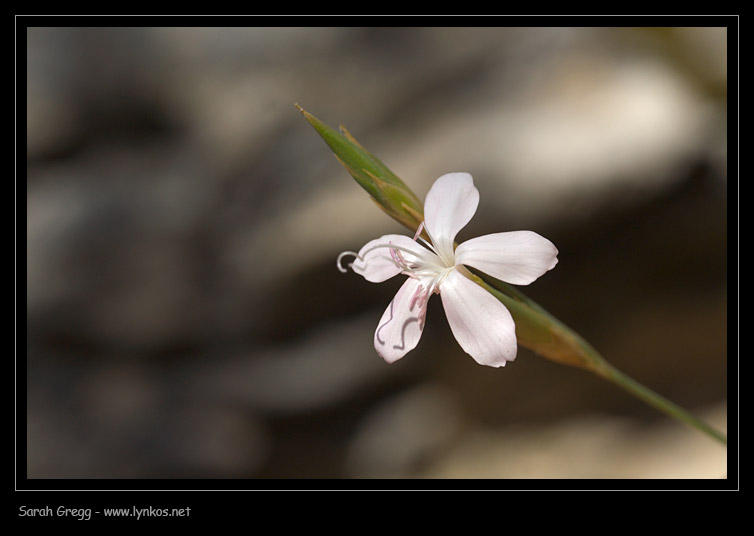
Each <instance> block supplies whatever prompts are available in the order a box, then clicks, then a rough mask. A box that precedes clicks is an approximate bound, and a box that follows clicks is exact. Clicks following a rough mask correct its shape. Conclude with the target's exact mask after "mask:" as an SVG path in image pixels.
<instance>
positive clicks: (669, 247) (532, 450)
mask: <svg viewBox="0 0 754 536" xmlns="http://www.w3.org/2000/svg"><path fill="white" fill-rule="evenodd" d="M493 20H494V19H493ZM726 40H727V34H726V31H725V29H724V28H723V29H721V28H683V29H680V28H679V29H658V28H653V29H632V28H611V29H606V28H586V29H584V28H581V29H573V28H220V29H214V28H193V29H182V28H131V29H130V28H106V29H105V28H78V29H75V28H31V29H28V33H27V45H28V56H27V68H28V73H27V83H28V93H27V98H28V108H27V120H28V130H27V144H28V153H27V156H28V177H27V179H28V180H27V198H26V208H27V236H26V239H27V258H26V261H27V273H26V276H27V289H26V290H27V298H26V299H27V320H28V331H27V344H28V351H27V362H28V363H27V366H28V377H27V378H28V383H27V388H28V394H27V403H28V408H27V410H28V414H27V441H28V450H27V457H28V465H27V468H26V471H27V476H28V477H29V478H45V477H46V478H79V477H87V478H156V477H198V478H205V477H207V478H213V477H233V478H281V477H336V478H338V477H343V478H351V477H401V478H405V477H452V478H454V477H465V478H696V477H701V478H724V477H725V476H726V474H727V471H728V469H727V461H726V449H725V448H724V447H721V446H720V445H718V444H717V443H715V442H713V441H712V440H710V439H708V438H707V437H705V436H703V435H701V434H700V433H698V432H696V431H694V430H691V429H689V428H686V427H685V426H683V425H681V424H678V423H677V422H675V421H671V420H670V419H668V418H667V417H665V416H664V415H661V414H660V413H658V412H657V411H655V410H653V409H651V408H649V407H648V406H646V405H645V404H644V403H642V402H640V401H639V400H637V399H635V398H633V397H632V396H630V395H628V394H626V393H624V392H623V391H621V390H620V389H619V388H617V387H615V386H613V385H610V384H607V383H605V382H604V381H602V380H600V379H598V378H596V377H595V376H592V375H591V374H590V373H588V372H584V371H581V370H578V369H572V368H568V367H565V366H562V365H558V364H555V363H553V362H550V361H547V360H545V359H543V358H541V357H539V356H537V355H535V354H533V353H532V352H530V351H528V350H526V349H523V348H521V349H520V350H519V354H518V357H517V359H516V361H515V362H513V363H510V364H508V366H506V367H505V368H501V369H492V368H486V367H482V366H479V365H477V364H476V363H475V362H474V361H473V360H472V359H471V358H470V357H469V356H467V355H466V354H464V352H463V351H462V350H461V349H460V347H459V346H458V345H457V344H456V343H455V340H454V339H453V337H452V334H451V333H450V329H449V327H448V325H447V322H446V320H445V316H444V313H443V310H442V306H441V303H440V300H439V298H438V297H434V298H433V299H432V300H431V302H430V308H429V313H428V318H427V325H426V328H425V331H424V335H423V338H422V341H421V342H420V343H419V346H418V347H417V348H416V349H415V350H414V351H412V352H410V353H409V354H408V355H407V356H406V357H404V358H403V359H402V360H400V361H398V362H397V363H395V364H393V365H388V364H386V363H385V362H383V361H382V360H381V359H380V358H379V357H378V356H377V354H376V353H375V351H374V349H373V347H372V337H373V332H374V329H375V328H376V325H377V321H378V320H379V318H380V316H381V314H382V312H383V311H384V309H385V308H386V307H387V305H388V303H389V302H390V300H391V299H392V297H393V294H394V293H395V291H396V290H397V289H398V287H399V286H400V284H401V282H402V280H403V278H402V277H398V278H395V279H394V280H390V281H388V282H386V283H383V284H379V285H376V284H372V283H369V282H367V281H365V280H364V279H363V278H361V277H359V276H357V275H355V274H353V273H348V274H341V273H339V272H338V271H337V269H336V267H335V259H336V257H337V255H338V253H340V252H341V251H343V250H354V249H355V250H358V248H360V247H361V246H362V245H363V244H364V243H366V242H367V241H368V240H370V239H372V238H376V237H377V236H380V235H382V234H386V233H390V232H399V233H405V234H410V231H408V230H406V229H403V228H401V227H400V226H399V225H398V224H397V223H395V222H393V221H392V220H391V219H389V218H388V217H387V216H386V215H385V214H383V213H382V211H381V210H379V208H378V207H377V206H376V205H375V204H374V203H373V202H372V201H371V200H370V199H369V198H368V196H367V194H366V193H365V192H364V191H363V190H361V189H360V188H359V187H358V185H357V184H356V183H355V182H354V181H353V180H352V179H351V177H350V176H349V175H348V173H347V172H346V171H345V170H344V169H343V168H342V167H341V166H340V165H339V164H338V162H337V161H336V160H335V158H333V156H332V154H331V152H330V151H329V149H328V148H327V147H326V145H325V144H324V142H323V141H322V140H321V139H320V138H319V137H318V135H317V134H316V132H315V131H314V130H313V129H312V128H311V127H310V126H309V124H308V123H307V122H306V121H305V119H304V118H303V117H302V116H301V114H300V113H299V112H298V111H297V110H296V109H295V108H294V103H299V104H301V105H302V106H303V107H304V108H305V109H306V110H308V111H309V112H311V113H313V114H314V115H316V116H317V117H319V118H320V119H322V120H323V121H325V122H327V123H328V124H330V125H332V126H336V127H337V125H338V124H340V123H342V124H344V125H346V126H347V127H348V129H349V131H350V132H351V133H352V134H353V135H354V136H355V137H356V138H357V139H358V140H359V141H360V142H361V143H362V144H363V145H364V146H365V147H366V148H367V149H369V150H370V151H371V152H373V153H374V154H376V155H377V156H378V157H379V158H380V159H382V161H383V162H385V163H386V164H387V165H388V166H389V167H390V168H391V169H392V170H393V171H394V172H395V173H396V174H397V175H398V176H400V177H401V178H402V179H403V180H404V181H405V182H406V183H407V184H408V185H409V186H411V187H412V188H413V189H414V191H415V192H416V193H417V194H418V196H419V197H420V198H421V199H423V198H424V195H425V194H426V192H427V190H428V188H429V186H430V185H431V184H432V182H433V181H434V180H435V179H436V178H437V177H439V176H440V175H442V174H444V173H447V172H451V171H467V172H469V173H471V174H472V175H473V177H474V181H475V184H476V186H477V188H478V189H479V191H480V193H481V201H480V206H479V210H478V212H477V216H476V217H475V218H474V219H473V220H472V221H471V223H470V224H469V225H468V226H467V227H466V228H465V229H464V230H463V231H461V233H460V235H459V237H458V238H459V240H461V241H462V240H465V239H468V238H471V237H474V236H479V235H482V234H486V233H491V232H499V231H510V230H518V229H530V230H533V231H536V232H538V233H539V234H541V235H543V236H545V237H547V238H549V239H550V240H552V241H553V242H554V243H555V244H556V246H557V247H558V249H559V251H560V255H559V260H560V262H559V264H558V266H557V267H556V268H555V269H554V270H553V271H551V272H548V273H547V274H546V275H545V276H543V277H542V278H540V279H539V280H538V281H536V282H535V283H534V284H532V285H531V286H529V287H527V288H525V289H523V290H524V291H525V292H526V294H527V295H528V296H529V297H531V298H532V299H534V300H535V301H537V302H539V303H540V304H541V305H543V306H544V307H545V308H546V309H547V310H549V311H550V312H551V313H552V314H554V315H555V316H556V317H558V318H559V319H560V320H562V321H563V322H565V323H566V324H567V325H569V326H571V327H572V328H574V329H575V330H576V331H577V332H578V333H580V334H581V335H583V336H584V337H585V338H586V339H587V340H588V341H590V342H591V343H592V344H593V345H594V346H595V347H596V348H597V349H598V350H599V351H600V352H601V353H602V354H603V355H604V356H605V357H606V358H607V359H608V360H609V361H610V362H612V363H613V364H615V365H616V366H617V367H618V368H620V369H622V370H623V371H624V372H626V373H628V374H629V375H631V376H632V377H634V378H636V379H637V380H639V381H640V382H642V383H644V384H645V385H647V386H649V387H651V388H653V389H655V390H656V391H658V392H660V393H661V394H663V395H665V396H667V397H668V398H670V399H671V400H673V401H675V402H677V403H679V404H680V405H682V406H684V407H685V408H687V409H689V410H691V411H693V412H694V413H696V414H698V415H699V416H701V417H703V418H704V419H706V420H708V421H709V422H710V423H711V424H713V425H714V426H716V427H718V428H719V429H721V430H723V431H725V430H726V428H727V412H726V400H727V395H726V392H727V370H728V363H727V344H726V337H727V313H726V311H727V286H726V270H727V264H726V250H727V243H726V234H727V224H726V192H727V168H726V156H727V155H726V143H727V141H726V135H725V131H726V95H727V67H726V65H727V58H726V51H727V48H726ZM19 359H23V358H22V357H19ZM734 365H735V363H734Z"/></svg>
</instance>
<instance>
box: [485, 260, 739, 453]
mask: <svg viewBox="0 0 754 536" xmlns="http://www.w3.org/2000/svg"><path fill="white" fill-rule="evenodd" d="M472 279H473V280H474V281H476V282H477V283H479V284H480V285H482V287H484V288H486V289H487V290H488V291H489V292H491V293H492V294H493V295H494V296H496V297H497V298H498V299H499V300H500V301H502V302H503V303H504V304H505V305H506V306H507V307H509V309H511V312H512V313H514V314H518V315H523V314H525V313H526V310H527V309H529V310H533V311H536V312H537V314H538V315H539V316H540V319H541V322H542V323H543V324H546V325H548V328H547V329H548V331H549V332H550V333H551V334H554V335H557V336H558V339H559V340H560V341H561V342H562V346H568V347H570V348H572V349H573V350H574V352H573V354H572V356H576V357H577V359H575V360H574V361H571V362H569V361H568V360H559V359H554V357H553V355H552V353H550V355H549V356H548V355H547V348H544V350H545V351H543V348H538V347H537V341H536V340H530V341H519V342H525V344H524V346H529V347H530V348H531V349H532V350H534V351H535V352H537V353H541V354H543V355H545V356H546V357H549V358H550V359H554V360H555V361H561V362H562V363H564V364H570V365H576V366H580V367H582V368H585V369H587V370H589V371H591V372H593V373H594V374H597V375H598V376H600V377H601V378H603V379H606V380H608V381H610V382H612V383H614V384H615V385H617V386H618V387H621V388H622V389H625V390H626V391H628V392H629V393H631V394H632V395H634V396H636V397H637V398H639V399H641V400H643V401H644V402H646V403H647V404H649V405H650V406H652V407H654V408H655V409H658V410H659V411H661V412H663V413H665V414H666V415H668V416H670V417H672V418H673V419H676V420H678V421H681V422H683V423H686V424H687V425H689V426H691V427H692V428H695V429H697V430H698V431H700V432H702V433H704V434H706V435H708V436H709V437H711V438H712V439H715V440H716V441H719V442H720V443H722V444H723V445H725V446H727V445H728V439H727V437H726V436H725V434H723V433H721V432H719V431H718V430H715V429H714V428H712V427H711V426H710V425H708V424H707V423H705V422H704V421H702V420H700V419H698V418H696V417H694V416H693V415H692V414H691V413H689V412H688V411H686V410H685V409H683V408H682V407H680V406H679V405H678V404H675V403H673V402H671V401H670V400H668V399H667V398H665V397H663V396H660V395H659V394H657V393H655V392H654V391H652V390H651V389H649V388H647V387H645V386H644V385H642V384H640V383H639V382H637V381H636V380H634V379H633V378H631V377H630V376H628V375H626V374H625V373H623V372H621V371H620V370H618V369H617V368H615V367H614V366H613V365H611V364H610V363H609V362H608V361H607V360H606V359H605V358H604V357H602V356H601V355H600V354H599V352H597V350H595V349H594V347H593V346H592V345H591V344H589V343H588V342H587V341H586V340H584V339H583V338H582V337H581V336H580V335H578V334H577V333H576V332H574V331H573V330H572V329H571V328H569V327H568V326H566V325H565V324H563V323H562V322H560V321H559V320H558V319H557V318H555V317H553V316H552V315H551V314H550V313H548V312H547V311H546V310H545V309H543V308H542V307H541V306H540V305H538V304H537V303H536V302H534V301H533V300H531V299H530V298H528V297H527V296H525V295H523V294H522V293H520V292H519V291H518V290H517V289H516V288H515V287H512V286H510V285H508V284H506V283H503V282H502V281H499V280H496V279H494V278H490V277H485V278H484V279H483V278H481V277H479V276H478V275H476V274H474V275H473V276H472ZM518 304H523V305H525V307H524V308H522V309H520V310H519V309H517V308H518ZM526 342H528V344H526Z"/></svg>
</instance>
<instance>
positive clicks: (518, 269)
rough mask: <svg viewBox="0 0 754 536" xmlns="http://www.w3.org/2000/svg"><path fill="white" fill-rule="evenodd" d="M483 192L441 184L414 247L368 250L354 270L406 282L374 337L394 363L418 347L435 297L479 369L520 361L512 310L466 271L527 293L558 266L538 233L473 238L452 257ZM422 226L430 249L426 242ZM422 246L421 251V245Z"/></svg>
mask: <svg viewBox="0 0 754 536" xmlns="http://www.w3.org/2000/svg"><path fill="white" fill-rule="evenodd" d="M478 205H479V191H478V190H477V189H476V188H475V187H474V182H473V180H472V178H471V175H469V174H468V173H448V174H447V175H443V176H442V177H440V178H439V179H437V181H435V183H434V185H432V188H431V189H430V190H429V193H427V198H426V200H425V203H424V222H423V223H422V225H420V226H419V229H418V230H417V231H416V235H415V236H414V238H413V239H411V238H409V237H407V236H403V235H385V236H382V237H380V238H378V239H376V240H372V241H370V242H368V243H367V244H366V245H365V246H364V247H363V248H361V250H360V251H359V252H358V253H353V252H344V253H341V254H340V256H339V257H338V268H339V269H340V270H341V271H343V272H345V271H346V270H345V268H343V267H342V264H341V261H342V259H343V257H344V256H346V255H355V256H356V259H355V260H354V262H353V263H351V264H350V265H349V266H351V267H352V268H353V270H354V271H355V272H356V273H358V274H361V275H362V276H364V278H365V279H366V280H367V281H371V282H373V283H381V282H382V281H385V280H387V279H390V278H391V277H393V276H396V275H398V274H404V275H407V276H408V279H407V280H406V282H405V283H404V284H403V286H402V287H401V288H400V290H398V293H397V294H396V295H395V298H393V301H391V302H390V305H389V306H388V308H387V310H386V311H385V313H384V314H383V315H382V318H381V319H380V322H379V324H378V326H377V330H376V331H375V333H374V347H375V349H376V350H377V353H378V354H379V355H380V356H382V358H384V359H385V361H387V362H388V363H393V362H394V361H397V360H398V359H400V358H401V357H403V356H404V355H405V354H406V353H407V352H408V351H410V350H412V349H413V348H415V347H416V345H417V344H418V343H419V339H420V338H421V334H422V331H423V329H424V321H425V318H426V314H427V302H428V301H429V298H430V296H431V295H432V294H433V293H434V294H439V295H440V298H441V299H442V304H443V307H444V309H445V314H446V315H447V317H448V323H449V324H450V328H451V330H452V331H453V335H454V336H455V338H456V340H457V341H458V343H459V344H460V345H461V348H463V349H464V351H465V352H466V353H468V354H469V355H471V357H473V358H474V359H475V360H476V361H477V362H478V363H480V364H482V365H489V366H492V367H500V366H503V365H505V363H506V362H507V361H512V360H513V359H515V357H516V350H517V343H516V327H515V324H514V322H513V318H512V317H511V314H510V313H509V312H508V309H506V308H505V306H504V305H503V304H502V303H501V302H500V301H498V300H497V298H495V297H494V296H493V295H492V294H490V293H489V292H487V291H486V290H484V289H483V288H482V287H480V286H479V285H477V284H476V283H474V282H473V281H471V280H470V279H469V278H468V277H467V275H468V274H469V272H468V271H467V270H466V268H465V267H464V265H468V266H470V267H473V268H476V269H478V270H481V271H482V272H485V273H487V274H489V275H491V276H493V277H496V278H497V279H500V280H502V281H505V282H507V283H512V284H514V285H528V284H529V283H531V282H532V281H534V280H536V279H537V278H538V277H539V276H541V275H542V274H544V273H545V272H546V271H548V270H550V269H552V268H553V267H555V265H556V264H557V262H558V258H557V255H558V250H557V249H556V248H555V246H554V245H553V243H552V242H550V241H549V240H547V239H546V238H543V237H542V236H540V235H538V234H537V233H534V232H532V231H512V232H507V233H495V234H490V235H485V236H480V237H478V238H472V239H471V240H468V241H466V242H463V243H462V244H460V245H459V246H458V247H457V248H455V249H454V240H455V237H456V234H457V233H458V231H460V230H461V229H462V228H463V227H464V226H465V225H466V224H467V223H468V222H469V221H470V220H471V218H472V217H473V216H474V213H475V212H476V209H477V206H478ZM422 226H423V228H424V229H426V231H427V234H428V235H429V238H430V240H431V243H428V242H426V241H425V240H423V239H422V238H420V236H419V235H420V234H421V231H422ZM417 239H418V240H421V242H423V243H424V246H426V247H424V246H422V245H421V244H420V243H419V242H418V241H417Z"/></svg>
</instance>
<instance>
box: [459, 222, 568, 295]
mask: <svg viewBox="0 0 754 536" xmlns="http://www.w3.org/2000/svg"><path fill="white" fill-rule="evenodd" d="M456 263H457V264H465V265H467V266H471V267H473V268H477V269H478V270H481V271H483V272H484V273H486V274H488V275H491V276H492V277H496V278H498V279H500V280H502V281H505V282H507V283H512V284H514V285H528V284H529V283H531V282H532V281H534V280H535V279H537V278H538V277H540V276H541V275H542V274H544V273H545V272H546V271H547V270H552V269H553V268H554V267H555V265H556V264H557V263H558V250H557V248H556V247H555V245H553V243H552V242H550V241H549V240H547V239H546V238H544V237H543V236H540V235H538V234H537V233H535V232H532V231H511V232H507V233H495V234H489V235H485V236H480V237H478V238H472V239H471V240H467V241H466V242H464V243H463V244H461V245H459V246H458V247H457V248H456Z"/></svg>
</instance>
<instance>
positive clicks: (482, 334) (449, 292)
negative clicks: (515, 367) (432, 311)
mask: <svg viewBox="0 0 754 536" xmlns="http://www.w3.org/2000/svg"><path fill="white" fill-rule="evenodd" d="M440 296H441V297H442V305H443V308H444V309H445V315H446V316H447V317H448V324H450V329H451V330H452V331H453V335H454V336H455V338H456V340H457V341H458V344H460V345H461V348H463V349H464V351H465V352H466V353H467V354H469V355H470V356H471V357H473V358H474V360H475V361H476V362H477V363H479V364H480V365H488V366H491V367H502V366H503V365H505V363H506V361H513V360H514V359H515V358H516V351H517V349H518V346H517V343H516V325H515V324H514V322H513V317H511V314H510V313H509V312H508V309H506V308H505V306H504V305H503V304H502V303H500V302H499V301H498V300H497V299H496V298H495V297H494V296H493V295H492V294H490V293H489V292H487V291H486V290H484V289H483V288H482V287H480V286H479V285H477V284H476V283H474V282H473V281H471V280H470V279H467V278H466V277H465V276H464V275H463V274H461V273H460V272H459V271H458V270H453V271H452V272H451V273H450V275H448V277H447V278H446V279H445V281H443V283H442V286H441V287H440Z"/></svg>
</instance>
